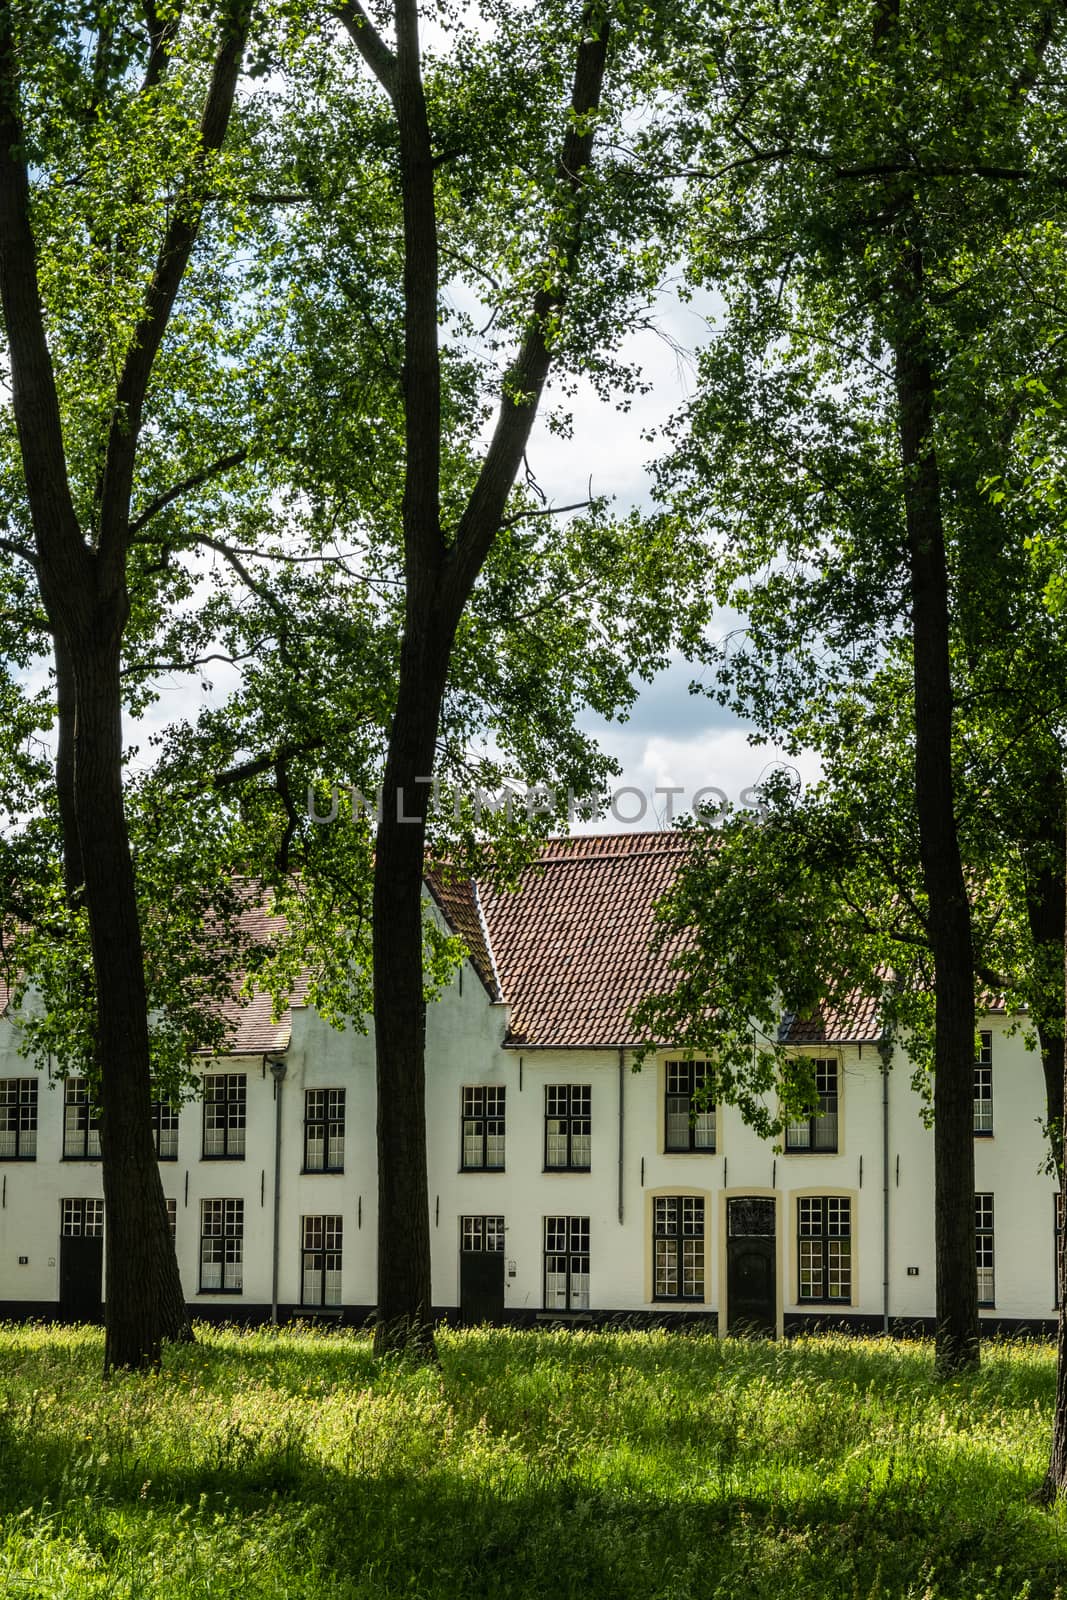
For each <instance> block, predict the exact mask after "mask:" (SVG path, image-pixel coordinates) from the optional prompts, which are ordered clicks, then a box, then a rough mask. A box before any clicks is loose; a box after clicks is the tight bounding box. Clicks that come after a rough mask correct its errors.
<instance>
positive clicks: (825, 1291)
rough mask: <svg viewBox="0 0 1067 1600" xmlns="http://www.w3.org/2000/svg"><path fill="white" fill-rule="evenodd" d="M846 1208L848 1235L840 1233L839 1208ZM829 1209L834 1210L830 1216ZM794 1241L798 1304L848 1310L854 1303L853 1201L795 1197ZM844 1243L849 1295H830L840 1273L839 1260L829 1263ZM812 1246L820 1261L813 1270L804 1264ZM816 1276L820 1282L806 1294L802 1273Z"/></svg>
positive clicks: (833, 1196) (823, 1196)
mask: <svg viewBox="0 0 1067 1600" xmlns="http://www.w3.org/2000/svg"><path fill="white" fill-rule="evenodd" d="M842 1206H843V1207H844V1208H845V1224H846V1226H847V1232H842V1231H841V1211H840V1208H841V1207H842ZM811 1207H818V1221H817V1225H814V1224H813V1217H812V1212H811V1210H810V1209H808V1208H811ZM831 1207H833V1208H835V1209H834V1212H833V1214H831ZM796 1239H797V1304H798V1305H818V1306H850V1305H851V1304H852V1300H853V1284H854V1280H855V1267H856V1263H855V1254H854V1251H853V1248H852V1240H853V1234H852V1197H851V1196H850V1195H841V1194H802V1195H798V1196H797V1213H796ZM843 1240H847V1242H848V1252H847V1260H846V1270H847V1274H848V1293H847V1295H844V1294H832V1293H831V1285H832V1278H833V1273H834V1270H835V1268H836V1270H837V1272H838V1273H840V1271H841V1261H840V1257H839V1258H838V1260H837V1261H834V1260H833V1259H832V1257H833V1255H834V1254H835V1251H834V1248H833V1247H834V1246H840V1244H841V1243H842V1241H843ZM813 1245H818V1246H819V1261H818V1264H817V1266H813V1264H812V1263H811V1262H810V1260H809V1261H808V1262H807V1263H806V1262H805V1249H806V1247H810V1246H813ZM816 1271H817V1272H818V1275H819V1282H818V1286H817V1287H816V1288H815V1289H812V1288H810V1287H809V1288H808V1289H807V1290H806V1291H805V1285H804V1277H805V1272H816Z"/></svg>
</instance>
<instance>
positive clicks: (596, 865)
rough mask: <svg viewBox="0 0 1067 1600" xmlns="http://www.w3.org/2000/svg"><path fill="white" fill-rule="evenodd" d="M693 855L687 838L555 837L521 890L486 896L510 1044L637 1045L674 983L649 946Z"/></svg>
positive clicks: (658, 835)
mask: <svg viewBox="0 0 1067 1600" xmlns="http://www.w3.org/2000/svg"><path fill="white" fill-rule="evenodd" d="M686 849H687V845H686V839H685V835H684V834H681V833H625V834H614V835H599V836H592V837H587V838H579V839H550V840H549V841H548V842H547V844H546V845H545V848H544V850H543V851H542V853H541V856H540V858H539V859H538V861H537V863H536V864H535V865H534V866H531V867H529V868H527V870H526V871H525V872H524V873H523V874H522V877H521V879H520V884H519V887H518V889H516V890H511V891H507V890H489V889H484V888H483V890H482V905H483V909H484V912H485V920H486V923H487V924H488V928H489V936H490V940H491V947H492V952H493V955H494V957H495V960H496V969H497V972H498V974H499V978H500V986H501V988H502V990H503V995H504V999H505V1001H506V1002H507V1003H508V1005H509V1006H510V1008H511V1031H510V1034H509V1036H508V1043H509V1044H511V1045H525V1046H526V1047H527V1048H535V1047H545V1048H547V1047H550V1046H561V1047H562V1046H570V1047H577V1046H610V1045H634V1044H637V1043H639V1042H640V1041H639V1038H638V1035H637V1033H636V1031H635V1029H634V1027H633V1024H632V1023H631V1022H630V1012H631V1011H632V1009H633V1007H634V1006H635V1005H636V1004H637V1002H638V1001H639V1000H641V999H642V998H643V997H644V996H645V995H646V994H648V993H649V992H651V991H652V990H654V989H656V988H664V987H666V986H667V985H669V983H670V972H669V966H668V962H669V957H670V952H669V951H665V952H663V953H661V954H659V955H652V954H650V952H649V949H648V942H649V939H650V937H651V934H652V930H653V911H654V907H655V904H656V901H657V900H658V899H659V898H660V896H661V895H663V894H664V893H665V892H666V890H667V889H668V888H669V887H670V885H671V883H672V882H673V880H674V877H675V874H676V873H677V871H678V868H679V867H680V865H681V863H682V861H683V860H684V858H685V852H686Z"/></svg>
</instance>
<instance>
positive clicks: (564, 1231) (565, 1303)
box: [545, 1217, 589, 1311]
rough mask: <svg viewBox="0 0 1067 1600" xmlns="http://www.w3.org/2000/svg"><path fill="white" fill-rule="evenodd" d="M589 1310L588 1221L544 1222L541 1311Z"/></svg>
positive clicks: (557, 1219) (556, 1219) (553, 1219)
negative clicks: (543, 1288)
mask: <svg viewBox="0 0 1067 1600" xmlns="http://www.w3.org/2000/svg"><path fill="white" fill-rule="evenodd" d="M588 1309H589V1218H588V1217H546V1218H545V1310H546V1311H587V1310H588Z"/></svg>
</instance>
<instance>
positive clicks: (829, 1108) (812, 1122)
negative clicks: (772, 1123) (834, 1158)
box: [785, 1061, 837, 1151]
mask: <svg viewBox="0 0 1067 1600" xmlns="http://www.w3.org/2000/svg"><path fill="white" fill-rule="evenodd" d="M813 1065H814V1067H815V1093H816V1094H817V1095H818V1097H819V1109H818V1111H816V1112H815V1114H814V1116H810V1117H798V1118H797V1120H796V1121H795V1122H790V1123H787V1124H786V1130H785V1147H786V1149H787V1150H823V1151H825V1150H836V1149H837V1062H836V1061H816V1062H814V1063H813Z"/></svg>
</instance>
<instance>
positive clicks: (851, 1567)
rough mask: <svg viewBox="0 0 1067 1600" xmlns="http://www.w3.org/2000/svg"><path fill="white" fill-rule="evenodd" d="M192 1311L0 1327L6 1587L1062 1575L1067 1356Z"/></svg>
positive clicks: (861, 1583)
mask: <svg viewBox="0 0 1067 1600" xmlns="http://www.w3.org/2000/svg"><path fill="white" fill-rule="evenodd" d="M441 1347H442V1370H441V1371H436V1370H431V1369H428V1368H418V1367H415V1366H412V1365H408V1364H406V1363H404V1362H403V1361H389V1362H384V1363H383V1362H376V1361H375V1360H374V1358H373V1357H372V1355H371V1352H370V1347H369V1344H368V1342H367V1340H366V1339H365V1338H362V1337H356V1336H349V1335H340V1334H321V1335H312V1334H290V1333H285V1334H282V1335H280V1336H274V1335H271V1334H269V1333H265V1332H260V1333H254V1334H239V1333H236V1332H232V1331H223V1332H217V1331H216V1332H212V1331H209V1330H207V1329H201V1330H200V1343H199V1344H198V1345H197V1346H195V1347H192V1348H189V1349H182V1350H173V1351H171V1352H169V1353H168V1356H167V1361H166V1367H165V1370H164V1372H163V1373H162V1374H161V1375H159V1376H155V1377H151V1378H120V1379H117V1380H115V1381H113V1382H111V1383H109V1384H106V1385H105V1384H104V1383H102V1382H101V1380H100V1378H99V1376H98V1371H99V1366H100V1360H101V1339H100V1335H99V1334H98V1333H97V1332H96V1331H93V1330H73V1331H72V1330H65V1329H54V1328H30V1329H25V1328H12V1327H6V1328H0V1516H2V1522H0V1528H2V1533H0V1595H2V1596H3V1597H4V1600H8V1597H9V1596H11V1597H23V1600H25V1597H31V1596H32V1597H34V1600H37V1597H40V1600H63V1597H70V1600H87V1597H89V1596H93V1597H96V1596H108V1597H115V1600H133V1597H135V1596H143V1597H148V1596H151V1597H163V1596H166V1597H167V1600H171V1597H173V1600H179V1597H180V1600H194V1597H197V1596H209V1595H210V1596H212V1597H214V1596H219V1597H221V1596H226V1597H231V1596H232V1597H240V1600H259V1597H264V1600H267V1597H269V1600H287V1597H296V1596H301V1597H305V1596H306V1597H308V1600H312V1597H314V1600H332V1597H340V1596H346V1597H348V1596H351V1597H358V1600H369V1597H370V1596H374V1597H385V1596H388V1597H390V1600H392V1597H394V1596H395V1597H402V1596H403V1597H416V1600H417V1597H426V1600H431V1597H432V1600H464V1597H467V1596H483V1595H484V1596H534V1595H537V1596H546V1597H552V1600H557V1597H564V1596H579V1595H580V1596H582V1597H583V1600H612V1597H619V1600H623V1597H626V1600H630V1597H631V1596H632V1597H633V1600H687V1597H690V1596H691V1597H694V1600H696V1597H700V1600H711V1597H723V1600H725V1597H729V1600H734V1597H737V1600H763V1597H767V1600H771V1597H773V1600H806V1597H816V1596H818V1597H819V1600H822V1597H826V1600H831V1597H833V1600H854V1597H856V1600H875V1597H881V1600H905V1597H914V1600H948V1597H950V1596H951V1597H959V1600H980V1597H981V1600H993V1597H998V1600H1000V1597H1003V1600H1009V1597H1012V1600H1015V1597H1019V1600H1022V1597H1023V1596H1026V1597H1028V1600H1042V1597H1052V1596H1054V1595H1057V1594H1059V1593H1060V1588H1059V1586H1060V1585H1061V1584H1062V1585H1063V1586H1064V1594H1065V1595H1067V1516H1065V1515H1064V1514H1063V1513H1061V1512H1060V1511H1056V1512H1054V1513H1051V1514H1050V1513H1049V1512H1046V1511H1043V1510H1041V1509H1040V1508H1039V1507H1038V1506H1036V1505H1035V1504H1033V1503H1032V1501H1031V1499H1030V1496H1031V1495H1032V1494H1033V1491H1034V1490H1035V1489H1036V1488H1037V1486H1038V1484H1039V1482H1040V1479H1041V1474H1042V1470H1043V1467H1044V1460H1045V1454H1046V1450H1047V1443H1048V1432H1049V1426H1050V1414H1051V1405H1052V1395H1053V1379H1054V1357H1053V1353H1052V1351H1051V1350H1048V1349H1045V1348H1041V1347H1034V1346H1017V1347H1012V1346H1000V1347H996V1348H993V1349H991V1350H989V1351H988V1352H987V1353H986V1359H985V1363H984V1366H983V1369H982V1372H981V1374H980V1376H978V1377H977V1378H973V1379H968V1380H966V1381H956V1382H953V1383H950V1384H942V1383H939V1382H938V1381H937V1379H936V1378H935V1376H934V1373H933V1368H932V1364H931V1354H930V1350H929V1348H928V1347H926V1346H922V1345H915V1344H883V1343H881V1342H875V1341H873V1340H871V1341H852V1340H844V1339H818V1340H810V1341H804V1342H801V1343H795V1344H786V1345H772V1344H746V1343H740V1342H737V1341H733V1340H725V1341H723V1342H721V1343H720V1342H717V1341H716V1340H713V1339H708V1338H705V1337H703V1336H700V1337H686V1336H683V1335H664V1334H643V1333H628V1332H626V1333H618V1334H583V1333H579V1334H549V1333H536V1334H524V1333H509V1332H501V1331H494V1332H478V1333H465V1334H460V1333H451V1334H446V1335H444V1336H443V1337H442V1339H441Z"/></svg>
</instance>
